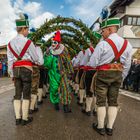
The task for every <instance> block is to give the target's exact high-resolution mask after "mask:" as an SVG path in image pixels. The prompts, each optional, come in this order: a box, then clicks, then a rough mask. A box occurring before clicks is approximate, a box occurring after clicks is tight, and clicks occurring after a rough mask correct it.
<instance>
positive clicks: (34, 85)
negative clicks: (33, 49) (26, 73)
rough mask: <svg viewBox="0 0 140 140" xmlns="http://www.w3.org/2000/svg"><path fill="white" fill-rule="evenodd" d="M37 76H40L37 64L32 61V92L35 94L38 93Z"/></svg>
mask: <svg viewBox="0 0 140 140" xmlns="http://www.w3.org/2000/svg"><path fill="white" fill-rule="evenodd" d="M39 78H40V71H39V66H38V65H36V64H34V63H33V74H32V94H35V95H37V93H38V87H39Z"/></svg>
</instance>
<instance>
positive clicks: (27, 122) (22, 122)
mask: <svg viewBox="0 0 140 140" xmlns="http://www.w3.org/2000/svg"><path fill="white" fill-rule="evenodd" d="M32 121H33V117H28V120H22V121H21V124H22V125H27V124H29V123H31V122H32Z"/></svg>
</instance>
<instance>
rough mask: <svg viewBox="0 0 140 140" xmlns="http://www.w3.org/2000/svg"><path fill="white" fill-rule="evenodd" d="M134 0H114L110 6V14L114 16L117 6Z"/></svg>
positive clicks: (128, 3)
mask: <svg viewBox="0 0 140 140" xmlns="http://www.w3.org/2000/svg"><path fill="white" fill-rule="evenodd" d="M134 1H135V0H115V1H114V2H113V3H112V4H111V5H110V6H109V8H110V10H111V11H110V13H111V14H110V16H114V15H115V13H116V11H117V9H118V7H125V6H128V5H130V4H131V3H132V2H134Z"/></svg>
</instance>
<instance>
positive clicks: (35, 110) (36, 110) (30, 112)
mask: <svg viewBox="0 0 140 140" xmlns="http://www.w3.org/2000/svg"><path fill="white" fill-rule="evenodd" d="M38 110H39V109H38V108H35V109H34V110H32V109H30V110H29V114H33V113H35V112H38Z"/></svg>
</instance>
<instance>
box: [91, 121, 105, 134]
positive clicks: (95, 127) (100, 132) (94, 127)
mask: <svg viewBox="0 0 140 140" xmlns="http://www.w3.org/2000/svg"><path fill="white" fill-rule="evenodd" d="M97 126H98V124H96V123H93V124H92V127H93V129H94V130H95V131H96V132H97V133H99V134H100V135H105V129H104V128H97Z"/></svg>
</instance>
